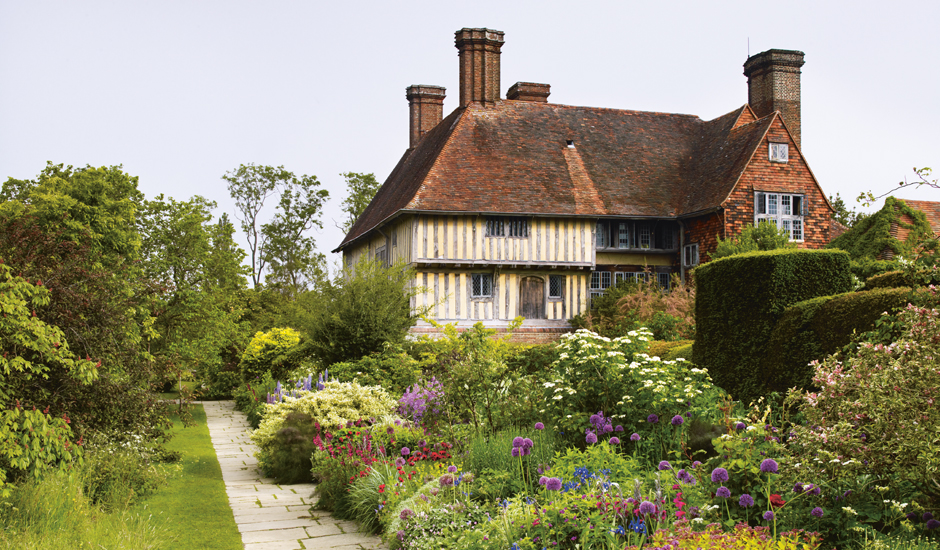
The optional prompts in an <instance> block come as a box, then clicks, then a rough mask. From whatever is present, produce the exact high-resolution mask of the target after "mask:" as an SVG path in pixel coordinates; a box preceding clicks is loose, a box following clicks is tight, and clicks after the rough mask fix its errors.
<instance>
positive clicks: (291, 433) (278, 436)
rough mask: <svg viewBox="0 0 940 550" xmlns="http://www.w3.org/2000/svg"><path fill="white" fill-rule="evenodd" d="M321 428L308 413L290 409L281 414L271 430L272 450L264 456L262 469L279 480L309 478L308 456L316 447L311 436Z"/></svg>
mask: <svg viewBox="0 0 940 550" xmlns="http://www.w3.org/2000/svg"><path fill="white" fill-rule="evenodd" d="M319 432H320V430H319V429H318V428H317V425H316V422H315V421H314V419H313V417H312V416H310V415H309V414H306V413H302V412H292V413H289V414H288V415H287V416H285V417H284V421H283V423H282V424H281V428H280V429H279V430H278V431H277V432H275V434H274V444H273V445H272V446H271V453H270V454H269V455H267V456H266V460H265V473H267V474H268V475H270V476H271V477H273V478H275V479H276V480H277V481H278V483H303V482H305V481H309V480H310V468H311V466H312V464H311V462H310V456H311V455H312V454H313V452H314V451H316V450H317V447H316V445H314V444H313V438H314V436H316V435H319Z"/></svg>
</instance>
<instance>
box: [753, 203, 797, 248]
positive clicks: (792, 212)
mask: <svg viewBox="0 0 940 550" xmlns="http://www.w3.org/2000/svg"><path fill="white" fill-rule="evenodd" d="M808 214H809V212H808V205H807V203H806V197H804V196H803V195H791V194H788V193H764V192H757V193H756V194H755V196H754V225H758V224H759V223H760V222H762V221H768V222H770V223H772V224H774V225H776V226H777V227H778V228H781V227H782V228H783V229H784V230H786V232H787V235H788V236H789V237H790V240H791V241H802V240H803V220H804V218H805V216H807V215H808Z"/></svg>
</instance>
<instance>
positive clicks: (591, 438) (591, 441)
mask: <svg viewBox="0 0 940 550" xmlns="http://www.w3.org/2000/svg"><path fill="white" fill-rule="evenodd" d="M584 440H585V441H587V442H588V445H593V444H595V443H597V436H596V435H594V432H588V434H587V437H585V438H584Z"/></svg>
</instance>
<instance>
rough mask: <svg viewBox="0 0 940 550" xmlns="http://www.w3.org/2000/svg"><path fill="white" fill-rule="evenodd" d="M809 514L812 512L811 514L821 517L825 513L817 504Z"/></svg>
mask: <svg viewBox="0 0 940 550" xmlns="http://www.w3.org/2000/svg"><path fill="white" fill-rule="evenodd" d="M810 514H812V515H813V516H815V517H817V518H821V517H823V514H825V512H823V509H822V508H820V507H819V506H817V507H815V508H813V511H812V512H810Z"/></svg>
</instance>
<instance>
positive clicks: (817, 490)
mask: <svg viewBox="0 0 940 550" xmlns="http://www.w3.org/2000/svg"><path fill="white" fill-rule="evenodd" d="M820 493H822V489H820V488H819V487H817V486H814V487H813V488H812V489H810V491H809V494H811V495H813V496H814V497H818V496H819V494H820Z"/></svg>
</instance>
